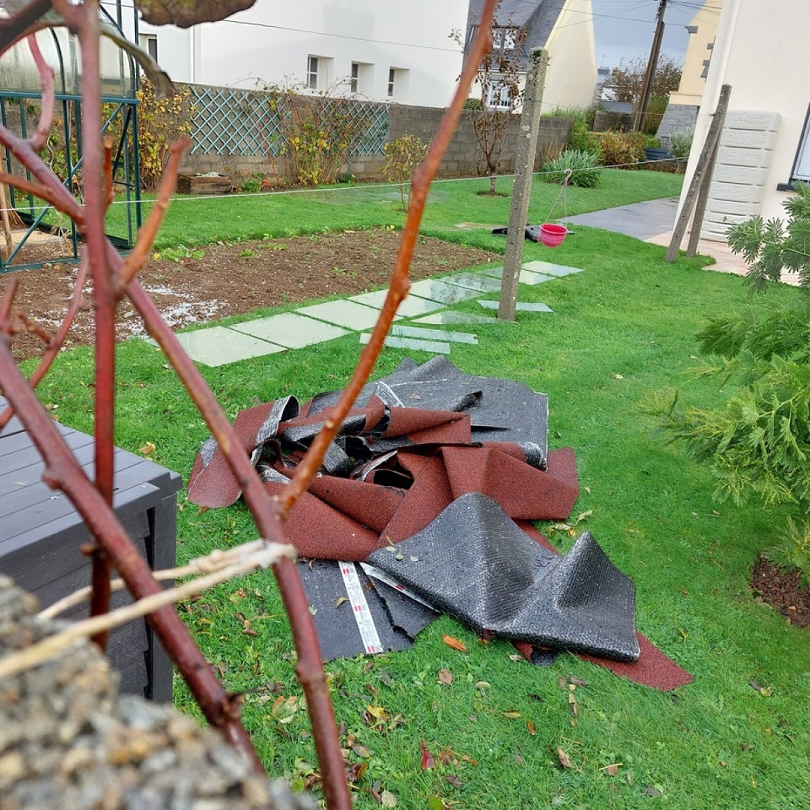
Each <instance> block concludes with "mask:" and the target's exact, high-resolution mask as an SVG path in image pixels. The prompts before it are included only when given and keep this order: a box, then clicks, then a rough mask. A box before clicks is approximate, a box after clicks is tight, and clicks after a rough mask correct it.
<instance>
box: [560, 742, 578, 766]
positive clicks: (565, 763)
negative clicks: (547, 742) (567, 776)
mask: <svg viewBox="0 0 810 810" xmlns="http://www.w3.org/2000/svg"><path fill="white" fill-rule="evenodd" d="M557 759H558V760H559V761H560V767H561V768H573V767H574V766H573V765H572V764H571V760H570V759H568V754H566V753H565V751H563V750H562V748H560V747H559V746H557Z"/></svg>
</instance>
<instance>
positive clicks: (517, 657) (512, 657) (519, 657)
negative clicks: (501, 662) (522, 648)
mask: <svg viewBox="0 0 810 810" xmlns="http://www.w3.org/2000/svg"><path fill="white" fill-rule="evenodd" d="M509 658H510V660H512V661H525V660H526V659H525V658H524V657H523V656H522V655H510V656H509Z"/></svg>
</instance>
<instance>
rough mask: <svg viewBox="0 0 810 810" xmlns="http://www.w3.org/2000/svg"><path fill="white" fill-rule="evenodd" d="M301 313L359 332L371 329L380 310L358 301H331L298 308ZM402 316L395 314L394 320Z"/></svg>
mask: <svg viewBox="0 0 810 810" xmlns="http://www.w3.org/2000/svg"><path fill="white" fill-rule="evenodd" d="M296 312H297V313H298V314H299V315H307V316H309V317H310V318H317V319H318V320H321V321H326V322H327V323H335V324H337V325H338V326H345V327H346V328H347V329H353V330H354V331H356V332H359V331H360V330H361V329H370V328H371V327H372V326H374V324H375V323H377V318H378V317H379V315H380V312H379V310H376V309H372V307H367V306H364V305H363V304H358V303H357V301H348V300H343V301H329V302H327V303H326V304H315V305H314V306H311V307H303V308H302V309H298V310H296ZM399 318H400V316H399V315H395V316H394V320H399Z"/></svg>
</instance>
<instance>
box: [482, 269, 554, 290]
mask: <svg viewBox="0 0 810 810" xmlns="http://www.w3.org/2000/svg"><path fill="white" fill-rule="evenodd" d="M526 267H527V265H524V266H523V268H522V269H521V271H520V279H519V281H520V283H521V284H527V285H529V286H530V287H533V286H534V285H535V284H542V283H543V282H544V281H551V280H552V279H553V278H555V276H547V275H543V274H542V273H532V272H531V271H530V270H527V269H526ZM481 273H482V274H483V275H485V276H491V277H492V278H497V279H502V278H503V267H490V268H489V269H488V270H482V271H481Z"/></svg>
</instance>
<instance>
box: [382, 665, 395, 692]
mask: <svg viewBox="0 0 810 810" xmlns="http://www.w3.org/2000/svg"><path fill="white" fill-rule="evenodd" d="M380 680H381V681H382V682H383V683H384V684H385V685H386V686H387V687H389V688H390V687H391V686H393V683H394V679H393V678H392V677H391V673H390V672H389V671H388V670H387V669H383V670H381V671H380Z"/></svg>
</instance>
